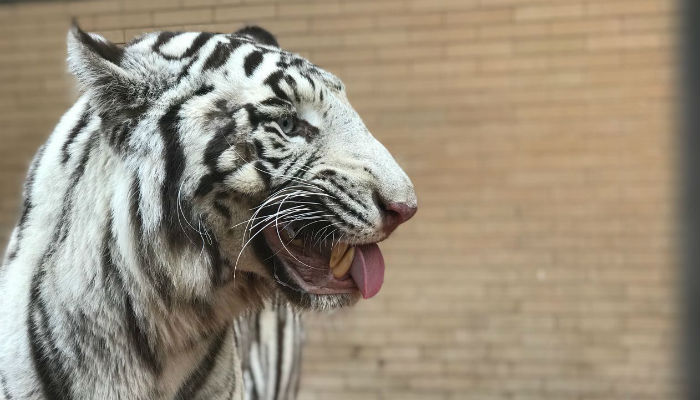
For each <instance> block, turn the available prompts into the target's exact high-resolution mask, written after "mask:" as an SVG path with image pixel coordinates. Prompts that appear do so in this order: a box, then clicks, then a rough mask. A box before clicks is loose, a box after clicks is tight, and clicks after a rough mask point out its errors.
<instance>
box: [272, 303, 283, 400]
mask: <svg viewBox="0 0 700 400" xmlns="http://www.w3.org/2000/svg"><path fill="white" fill-rule="evenodd" d="M276 314H277V319H276V321H277V376H276V377H275V378H276V379H275V389H274V390H275V393H276V396H275V398H277V399H280V398H282V387H281V384H282V363H283V362H284V361H285V360H284V355H285V351H284V327H285V325H286V321H285V320H284V318H283V317H282V313H281V310H279V309H278V310H277V312H276Z"/></svg>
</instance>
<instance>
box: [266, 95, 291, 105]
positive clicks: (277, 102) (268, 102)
mask: <svg viewBox="0 0 700 400" xmlns="http://www.w3.org/2000/svg"><path fill="white" fill-rule="evenodd" d="M260 104H262V105H264V106H270V107H290V106H291V104H289V102H287V101H284V100H282V99H278V98H277V97H268V98H267V99H265V100H263V101H261V102H260Z"/></svg>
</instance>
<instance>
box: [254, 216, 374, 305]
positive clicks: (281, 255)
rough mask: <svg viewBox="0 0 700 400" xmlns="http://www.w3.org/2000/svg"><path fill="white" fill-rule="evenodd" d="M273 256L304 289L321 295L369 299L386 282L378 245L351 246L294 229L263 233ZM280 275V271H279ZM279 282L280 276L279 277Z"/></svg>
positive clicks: (268, 230)
mask: <svg viewBox="0 0 700 400" xmlns="http://www.w3.org/2000/svg"><path fill="white" fill-rule="evenodd" d="M263 234H264V237H265V241H266V242H267V245H268V247H269V248H270V250H271V251H272V254H273V257H275V258H276V260H278V261H279V264H282V265H283V267H284V269H285V272H286V273H287V275H288V276H289V277H290V278H291V280H292V281H293V283H294V284H296V285H297V286H298V287H299V288H301V289H302V290H304V291H306V292H308V293H312V294H320V295H329V294H343V293H354V292H356V291H357V290H359V291H360V293H361V294H362V297H364V298H365V299H368V298H370V297H373V296H374V295H376V294H377V293H378V292H379V289H380V288H381V287H382V283H383V282H384V258H383V256H382V252H381V250H379V246H377V244H376V243H367V244H359V245H358V244H348V243H345V242H333V243H332V244H331V242H328V241H321V242H320V243H319V242H314V241H313V240H312V238H309V237H303V236H299V235H297V234H296V233H295V232H294V230H293V229H291V228H284V229H283V228H279V229H278V228H277V227H275V226H270V227H267V228H265V229H264V231H263ZM275 274H276V272H275ZM275 278H276V279H277V280H278V281H279V277H278V276H275Z"/></svg>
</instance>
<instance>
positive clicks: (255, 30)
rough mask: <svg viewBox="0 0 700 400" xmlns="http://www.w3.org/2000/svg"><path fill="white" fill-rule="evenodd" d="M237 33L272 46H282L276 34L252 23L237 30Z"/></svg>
mask: <svg viewBox="0 0 700 400" xmlns="http://www.w3.org/2000/svg"><path fill="white" fill-rule="evenodd" d="M235 34H236V35H242V36H247V37H249V38H251V39H253V40H254V41H256V42H258V43H260V44H264V45H267V46H272V47H278V48H279V47H280V44H279V43H277V38H275V35H273V34H271V33H270V32H268V31H267V30H265V29H263V28H261V27H259V26H255V25H251V26H246V27H244V28H241V29H239V30H237V31H236V32H235Z"/></svg>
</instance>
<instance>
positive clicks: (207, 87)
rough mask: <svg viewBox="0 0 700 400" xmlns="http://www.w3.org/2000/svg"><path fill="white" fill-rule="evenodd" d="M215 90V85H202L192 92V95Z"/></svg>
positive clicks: (202, 94)
mask: <svg viewBox="0 0 700 400" xmlns="http://www.w3.org/2000/svg"><path fill="white" fill-rule="evenodd" d="M213 91H214V86H212V85H202V86H200V87H199V89H197V90H196V91H195V92H194V93H192V96H204V95H205V94H208V93H211V92H213Z"/></svg>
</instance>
